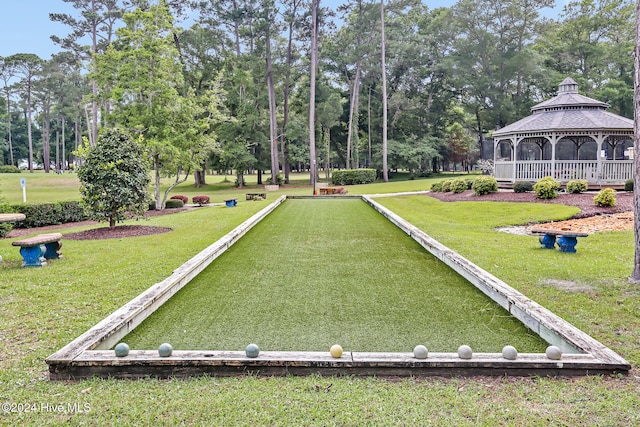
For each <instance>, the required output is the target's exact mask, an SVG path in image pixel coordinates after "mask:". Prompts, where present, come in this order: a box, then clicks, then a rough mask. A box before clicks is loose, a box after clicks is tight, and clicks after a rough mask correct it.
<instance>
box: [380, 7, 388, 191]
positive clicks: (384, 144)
mask: <svg viewBox="0 0 640 427" xmlns="http://www.w3.org/2000/svg"><path fill="white" fill-rule="evenodd" d="M380 20H381V22H380V39H381V40H382V43H381V49H380V50H381V53H382V54H381V56H382V58H381V61H382V178H383V180H384V182H389V171H388V170H387V169H388V166H387V71H386V64H385V39H384V0H380Z"/></svg>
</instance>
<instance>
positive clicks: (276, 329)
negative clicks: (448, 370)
mask: <svg viewBox="0 0 640 427" xmlns="http://www.w3.org/2000/svg"><path fill="white" fill-rule="evenodd" d="M270 248H273V250H270ZM274 251H275V252H276V254H275V255H274ZM124 341H126V342H127V343H128V344H129V345H130V346H131V347H132V348H137V349H155V348H157V347H158V345H160V343H162V342H170V343H171V344H172V345H173V346H174V348H176V349H182V350H188V349H193V350H195V349H218V350H243V349H244V347H245V346H246V345H247V344H249V343H250V342H255V343H257V344H258V345H259V346H260V348H261V349H264V350H282V351H286V350H292V351H327V350H328V348H329V347H330V346H331V345H332V344H334V343H339V344H341V345H342V346H343V347H344V348H345V349H346V350H353V351H391V352H393V351H395V352H410V351H412V350H413V347H414V346H415V345H417V344H425V345H426V346H427V348H429V349H430V350H432V351H436V352H447V351H448V352H455V351H456V350H457V348H458V346H460V345H461V344H468V345H470V346H471V347H472V348H473V349H474V351H478V352H494V353H499V352H500V351H501V350H502V347H503V346H505V345H507V344H511V345H513V346H515V347H516V348H517V349H518V350H519V351H521V352H528V353H532V352H538V353H544V350H545V348H546V347H547V345H548V344H546V343H545V342H544V341H543V340H542V339H540V338H539V337H538V336H537V335H535V334H532V333H530V332H529V330H528V329H527V328H526V327H524V325H522V323H520V322H519V321H518V320H517V319H515V318H513V317H511V316H510V315H509V314H508V313H507V312H506V311H505V310H504V309H502V308H501V307H500V306H498V305H497V304H495V303H493V302H492V301H491V300H490V299H489V298H488V297H486V296H485V295H484V294H482V293H481V292H480V291H479V290H477V289H476V288H475V287H473V286H471V285H470V284H469V283H468V282H466V281H465V280H464V279H463V278H462V277H460V276H459V275H458V274H456V273H455V272H454V271H453V270H451V269H450V268H448V267H447V266H446V265H445V264H444V263H442V262H440V261H438V260H437V259H436V258H435V257H433V256H432V255H430V254H429V253H428V252H426V251H425V250H424V249H423V248H422V247H421V246H420V245H418V244H417V243H416V242H415V241H413V239H411V238H410V237H409V236H407V235H406V234H405V233H403V232H402V231H401V230H400V229H398V228H397V227H396V226H394V225H393V224H391V222H389V221H388V220H387V219H385V218H384V217H382V216H381V215H380V214H378V213H377V212H376V211H375V210H374V209H372V208H371V207H370V206H368V205H367V204H366V203H364V202H363V201H361V200H353V199H350V200H287V201H286V202H285V203H284V204H283V205H281V206H280V207H279V208H278V209H277V210H276V211H274V212H273V213H272V214H271V215H270V216H269V217H268V218H267V219H266V220H264V221H263V222H261V223H260V224H258V225H257V226H256V227H255V228H254V229H252V230H251V231H250V232H249V234H247V236H245V237H244V238H243V239H242V240H241V241H240V242H238V243H237V244H235V245H234V246H233V247H232V248H231V249H230V250H229V251H228V252H226V253H225V254H224V255H223V256H222V257H220V258H218V259H217V260H216V261H214V263H213V264H212V265H210V266H209V267H208V268H207V269H206V270H205V271H203V272H202V273H200V274H199V275H198V277H196V278H195V279H194V280H193V281H192V282H190V283H189V285H188V286H187V287H185V288H183V289H182V290H181V291H180V292H179V293H178V294H177V295H175V296H174V297H173V298H172V299H171V300H170V301H169V302H167V303H166V304H164V305H163V306H162V307H161V308H160V309H159V310H158V311H157V312H156V313H154V314H153V315H152V316H151V317H150V318H149V319H147V321H145V322H144V323H143V324H142V325H141V326H140V327H138V328H136V329H135V330H134V331H133V333H131V334H129V335H128V336H127V337H125V338H124Z"/></svg>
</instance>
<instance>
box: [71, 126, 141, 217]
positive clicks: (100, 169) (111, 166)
mask: <svg viewBox="0 0 640 427" xmlns="http://www.w3.org/2000/svg"><path fill="white" fill-rule="evenodd" d="M83 157H84V158H83V165H82V166H81V167H80V168H79V169H78V179H79V180H80V196H81V197H82V199H81V203H82V205H83V207H84V208H85V210H86V211H87V212H88V214H89V215H90V216H91V218H92V219H94V220H96V221H108V222H109V227H110V228H113V227H115V226H116V223H117V222H120V221H122V220H124V219H125V218H127V217H129V216H131V215H135V216H137V217H141V216H142V215H143V214H144V211H145V208H146V206H147V204H148V203H149V195H148V192H149V181H150V176H149V163H148V161H147V158H146V156H145V152H144V149H143V148H142V146H141V145H140V144H139V143H138V142H137V141H136V140H135V139H134V138H132V137H131V136H130V135H129V134H128V133H127V132H126V131H124V130H121V129H117V128H113V129H107V128H105V129H103V130H102V132H101V133H100V136H99V138H98V141H97V143H96V145H94V146H92V147H90V148H88V150H87V151H86V153H85V154H84V155H83Z"/></svg>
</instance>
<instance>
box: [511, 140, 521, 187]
mask: <svg viewBox="0 0 640 427" xmlns="http://www.w3.org/2000/svg"><path fill="white" fill-rule="evenodd" d="M518 142H519V141H518V138H515V137H514V138H511V149H512V153H511V157H512V158H513V173H512V174H511V176H512V178H511V182H512V183H514V182H516V181H517V180H518V175H517V173H518V168H517V166H516V165H517V162H516V159H517V158H518V155H517V153H518Z"/></svg>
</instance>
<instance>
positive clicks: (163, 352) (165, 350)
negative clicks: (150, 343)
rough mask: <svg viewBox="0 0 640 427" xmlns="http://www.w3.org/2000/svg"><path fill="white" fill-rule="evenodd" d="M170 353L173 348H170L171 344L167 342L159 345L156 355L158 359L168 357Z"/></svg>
mask: <svg viewBox="0 0 640 427" xmlns="http://www.w3.org/2000/svg"><path fill="white" fill-rule="evenodd" d="M172 352H173V347H171V344H169V343H167V342H165V343H162V344H160V347H158V354H159V355H160V357H169V356H171V353H172Z"/></svg>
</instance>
